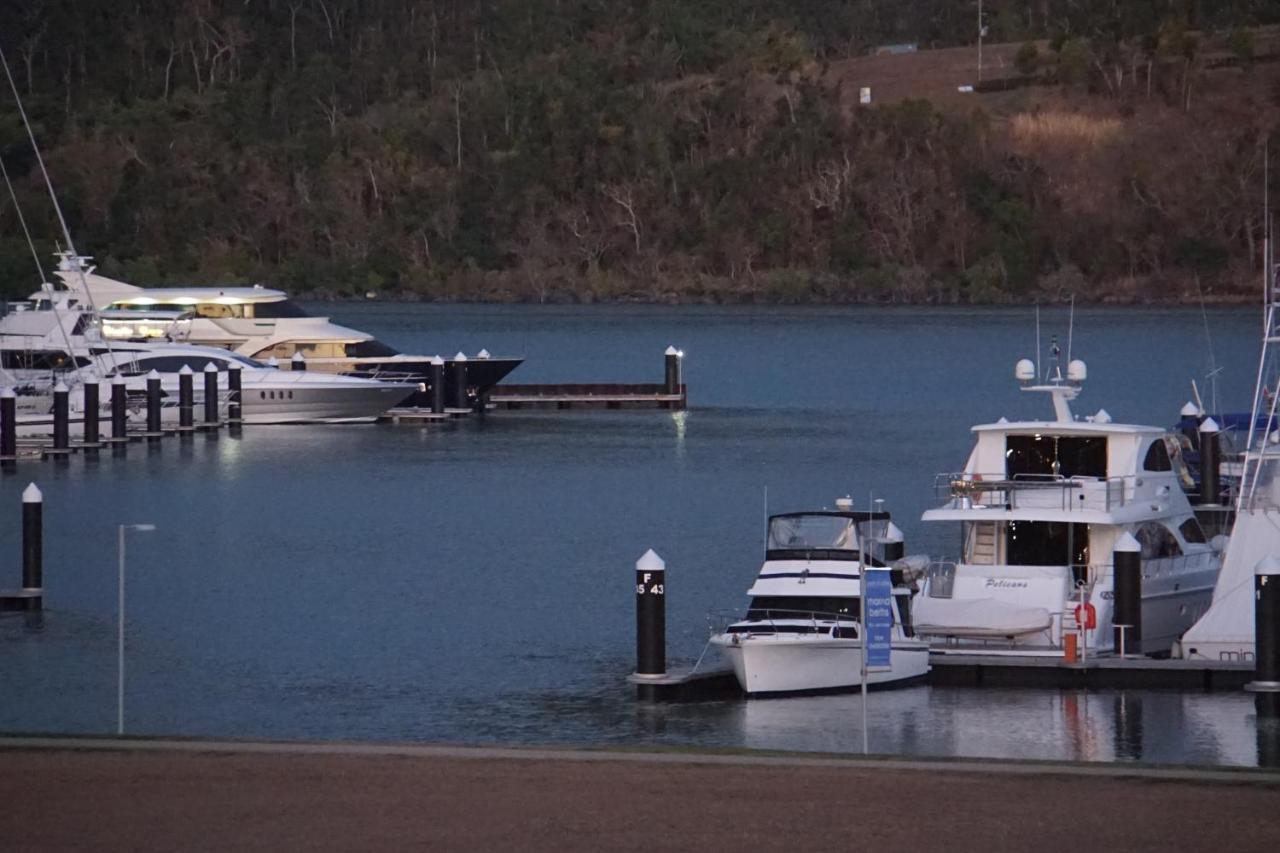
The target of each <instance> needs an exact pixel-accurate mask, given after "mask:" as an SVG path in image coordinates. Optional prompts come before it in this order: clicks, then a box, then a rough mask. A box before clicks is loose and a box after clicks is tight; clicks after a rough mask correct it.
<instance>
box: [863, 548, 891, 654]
mask: <svg viewBox="0 0 1280 853" xmlns="http://www.w3.org/2000/svg"><path fill="white" fill-rule="evenodd" d="M863 574H864V576H865V578H866V581H865V584H866V586H865V589H866V593H865V595H866V598H865V600H864V607H865V610H864V613H865V619H866V624H865V625H864V628H865V629H866V631H865V633H866V643H867V670H868V671H872V670H887V669H889V668H890V661H889V655H890V649H891V647H892V645H893V580H892V579H891V577H890V574H889V570H888V569H872V568H865V569H864V570H863Z"/></svg>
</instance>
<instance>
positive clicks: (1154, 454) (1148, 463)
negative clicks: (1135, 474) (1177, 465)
mask: <svg viewBox="0 0 1280 853" xmlns="http://www.w3.org/2000/svg"><path fill="white" fill-rule="evenodd" d="M1142 470H1144V471H1172V470H1173V461H1172V460H1171V459H1169V448H1168V447H1166V446H1165V443H1164V439H1163V438H1157V439H1156V440H1155V441H1153V442H1151V446H1150V447H1148V448H1147V455H1146V458H1145V459H1143V460H1142Z"/></svg>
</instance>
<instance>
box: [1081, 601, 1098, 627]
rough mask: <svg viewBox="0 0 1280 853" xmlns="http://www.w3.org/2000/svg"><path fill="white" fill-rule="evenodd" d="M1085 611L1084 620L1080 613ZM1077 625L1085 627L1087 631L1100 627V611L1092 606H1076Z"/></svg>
mask: <svg viewBox="0 0 1280 853" xmlns="http://www.w3.org/2000/svg"><path fill="white" fill-rule="evenodd" d="M1082 609H1083V610H1084V618H1081V615H1080V611H1081V610H1082ZM1076 624H1077V625H1080V626H1081V627H1083V628H1084V629H1085V630H1086V631H1092V630H1093V629H1094V628H1097V627H1098V610H1097V608H1095V607H1094V606H1093V605H1092V604H1088V603H1086V604H1084V605H1079V604H1077V605H1076Z"/></svg>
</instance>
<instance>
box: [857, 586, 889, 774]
mask: <svg viewBox="0 0 1280 853" xmlns="http://www.w3.org/2000/svg"><path fill="white" fill-rule="evenodd" d="M860 575H861V577H860V580H861V587H862V590H861V592H862V594H861V595H860V596H859V602H860V608H859V609H860V610H861V614H860V615H861V622H862V754H863V755H866V754H867V752H868V751H869V750H868V742H867V674H868V673H872V672H888V671H889V670H890V669H891V668H892V665H891V662H890V656H891V654H892V646H893V580H892V578H891V577H890V574H889V570H888V569H887V568H872V567H871V566H868V565H866V564H865V563H864V564H863V565H862V571H861V572H860Z"/></svg>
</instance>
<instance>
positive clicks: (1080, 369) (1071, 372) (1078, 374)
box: [1067, 358, 1089, 382]
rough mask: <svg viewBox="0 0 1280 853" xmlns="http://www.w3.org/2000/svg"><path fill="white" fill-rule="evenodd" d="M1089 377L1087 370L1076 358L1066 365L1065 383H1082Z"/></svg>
mask: <svg viewBox="0 0 1280 853" xmlns="http://www.w3.org/2000/svg"><path fill="white" fill-rule="evenodd" d="M1088 377H1089V369H1088V368H1087V367H1085V365H1084V362H1083V361H1081V360H1080V359H1078V358H1073V359H1072V360H1071V363H1070V364H1068V365H1067V381H1068V382H1083V381H1085V379H1087V378H1088Z"/></svg>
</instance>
